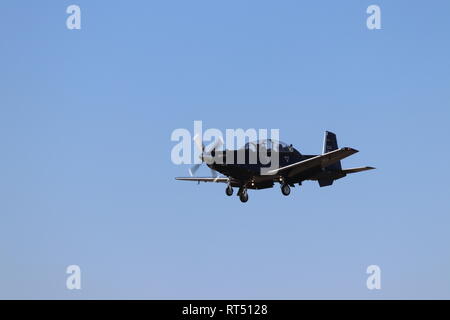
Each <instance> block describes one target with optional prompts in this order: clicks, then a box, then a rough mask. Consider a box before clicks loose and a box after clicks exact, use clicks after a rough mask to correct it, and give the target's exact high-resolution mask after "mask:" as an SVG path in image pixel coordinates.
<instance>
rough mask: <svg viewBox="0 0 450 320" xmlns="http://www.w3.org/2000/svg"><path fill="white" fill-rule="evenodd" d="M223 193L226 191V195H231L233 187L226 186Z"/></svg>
mask: <svg viewBox="0 0 450 320" xmlns="http://www.w3.org/2000/svg"><path fill="white" fill-rule="evenodd" d="M225 193H226V195H227V196H232V195H233V187H232V186H228V187H227V188H226V189H225Z"/></svg>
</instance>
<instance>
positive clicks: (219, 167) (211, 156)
mask: <svg viewBox="0 0 450 320" xmlns="http://www.w3.org/2000/svg"><path fill="white" fill-rule="evenodd" d="M194 141H195V143H196V145H197V147H198V148H199V149H201V152H200V158H201V161H202V163H206V164H207V166H208V167H209V168H210V169H211V171H212V172H213V176H212V177H203V178H202V177H193V174H194V173H195V171H197V169H198V168H199V166H200V165H201V164H197V165H194V166H193V167H192V168H191V169H190V170H189V171H190V173H191V177H178V178H175V179H177V180H184V181H196V182H198V183H200V182H216V183H225V184H226V185H227V187H226V189H225V193H226V195H228V196H231V195H232V194H233V187H236V188H239V191H238V192H237V195H238V196H239V199H240V200H241V201H242V202H247V201H248V192H247V190H248V189H255V190H259V189H266V188H272V187H273V186H274V184H275V183H279V184H280V186H281V193H282V194H283V195H285V196H288V195H289V194H290V192H291V187H294V185H295V184H298V185H301V184H302V182H303V181H305V180H314V181H317V182H318V183H319V186H320V187H325V186H330V185H332V184H333V182H334V181H335V180H337V179H341V178H343V177H345V176H346V175H347V174H349V173H355V172H361V171H366V170H371V169H375V168H373V167H358V168H351V169H342V167H341V161H340V160H342V159H344V158H346V157H348V156H351V155H352V154H354V153H356V152H358V150H355V149H353V148H349V147H344V148H338V144H337V139H336V135H335V134H334V133H332V132H329V131H326V132H325V137H324V142H323V153H322V154H320V155H304V154H301V153H300V152H299V151H298V150H296V149H295V148H294V147H293V146H292V145H287V144H285V143H283V142H279V141H276V140H271V139H264V140H260V141H256V142H248V143H246V144H245V146H244V147H243V148H241V149H238V150H225V151H217V148H218V146H219V145H220V144H221V142H220V141H219V142H218V143H216V144H215V145H214V146H213V148H211V150H210V151H208V152H207V151H205V146H204V145H203V144H202V142H201V138H199V137H198V136H196V137H194ZM262 155H264V156H262ZM230 157H232V158H233V161H227V160H230V159H229V158H230ZM272 157H277V158H272ZM237 159H241V161H237ZM267 159H268V160H269V161H266V160H267ZM273 159H276V160H278V163H277V164H278V165H277V166H276V167H275V168H274V167H273V165H272V164H273V161H270V160H273ZM217 172H220V173H221V174H223V176H221V177H219V176H217Z"/></svg>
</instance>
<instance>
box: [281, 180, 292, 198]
mask: <svg viewBox="0 0 450 320" xmlns="http://www.w3.org/2000/svg"><path fill="white" fill-rule="evenodd" d="M281 193H282V194H283V195H285V196H288V195H289V194H290V193H291V187H289V185H288V184H286V183H285V184H282V185H281Z"/></svg>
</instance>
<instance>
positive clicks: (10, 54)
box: [0, 0, 450, 299]
mask: <svg viewBox="0 0 450 320" xmlns="http://www.w3.org/2000/svg"><path fill="white" fill-rule="evenodd" d="M71 4H77V5H79V6H80V7H81V14H82V17H81V19H82V20H81V30H68V29H67V28H66V18H67V17H68V14H66V8H67V6H69V5H71ZM371 4H378V5H379V6H380V7H381V19H382V20H381V21H382V29H381V30H372V31H371V30H368V29H367V27H366V18H367V17H368V15H367V14H366V9H367V7H368V6H369V5H371ZM0 12H1V13H0V39H1V40H0V43H1V51H0V52H1V53H0V70H1V75H0V152H1V153H0V298H62V299H72V298H76V299H78V298H85V299H92V298H125V299H132V298H137V299H141V298H150V299H153V298H156V299H161V298H186V299H191V298H192V299H195V298H204V299H215V298H235V299H240V298H257V299H258V298H261V299H263V298H268V299H280V298H285V299H297V298H343V299H346V298H358V299H361V298H362V299H366V298H368V299H379V298H386V299H390V298H447V299H448V298H450V233H449V230H450V210H449V209H450V205H449V194H450V193H449V191H450V190H449V189H450V187H449V185H450V170H449V168H448V163H449V159H450V151H449V140H448V139H449V137H450V126H449V120H450V59H449V57H450V40H449V31H450V19H449V15H450V2H449V1H446V0H442V1H438V0H436V1H423V0H422V1H406V0H404V1H400V0H398V1H379V0H378V1H376V2H375V1H360V0H358V1H356V0H354V1H331V0H330V1H317V0H316V1H296V0H291V1H288V0H282V1H273V0H272V1H262V0H258V1H256V0H252V1H250V0H249V1H242V0H239V1H238V0H231V1H210V0H208V1H206V0H204V1H197V0H193V1H120V2H119V1H87V0H77V1H76V2H72V1H18V0H14V1H12V0H4V1H1V4H0ZM194 120H202V121H203V124H204V127H205V128H218V129H221V130H225V129H227V128H231V129H234V128H267V129H270V128H279V129H280V137H281V140H283V141H285V142H288V143H292V144H293V145H294V146H295V147H296V148H298V149H299V150H300V151H301V152H303V153H306V154H314V153H320V152H321V149H322V139H323V132H324V131H325V130H331V131H334V132H336V134H337V136H338V142H339V144H340V146H350V147H354V148H356V149H358V150H360V153H358V154H356V155H354V156H352V157H350V158H348V159H345V160H344V161H343V166H344V167H354V166H365V165H371V166H375V167H377V170H374V171H369V172H364V173H359V174H355V175H352V176H349V177H347V178H345V179H342V180H339V181H337V182H335V184H334V185H333V186H332V187H327V188H319V186H318V184H317V183H315V182H306V183H304V185H303V186H302V187H300V188H299V187H296V188H294V189H293V190H292V192H291V195H290V196H289V197H284V196H283V195H282V194H281V192H280V191H279V188H278V186H276V187H275V188H274V189H268V190H261V191H249V197H250V199H249V201H248V202H247V203H246V204H242V203H241V202H240V201H239V199H238V198H237V197H236V196H233V197H226V195H225V192H224V185H223V184H201V185H197V184H196V183H189V182H180V181H175V180H174V177H176V176H185V175H188V166H177V165H174V164H173V163H172V162H171V159H170V151H171V149H172V147H173V146H174V145H175V143H174V142H172V141H170V135H171V133H172V131H173V130H174V129H177V128H186V129H189V130H191V131H192V130H193V121H194ZM208 173H209V171H207V170H206V169H205V168H203V169H201V170H199V172H198V174H199V175H207V174H208ZM73 264H76V265H79V266H80V267H81V270H82V289H81V290H79V291H77V290H72V291H69V290H67V289H66V278H67V274H66V267H67V266H68V265H73ZM372 264H376V265H378V266H380V268H381V271H382V274H381V284H382V289H381V290H379V291H376V290H375V291H370V290H368V289H367V288H366V279H367V276H368V275H367V274H366V268H367V266H369V265H372Z"/></svg>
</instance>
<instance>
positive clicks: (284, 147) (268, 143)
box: [244, 139, 294, 152]
mask: <svg viewBox="0 0 450 320" xmlns="http://www.w3.org/2000/svg"><path fill="white" fill-rule="evenodd" d="M258 148H261V149H262V150H270V151H275V152H289V151H293V150H294V148H293V147H292V145H288V144H287V143H284V142H281V141H277V140H273V139H263V140H258V141H253V142H247V143H246V144H245V145H244V149H246V150H251V151H255V152H256V151H257V150H258Z"/></svg>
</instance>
